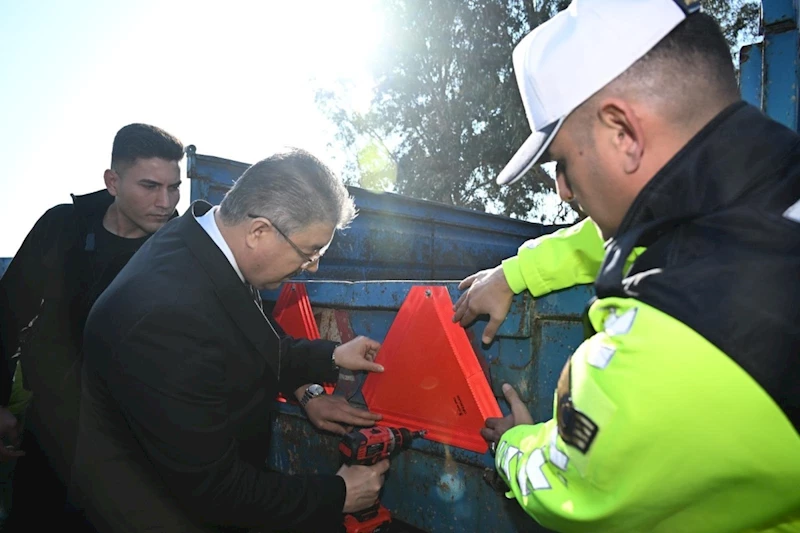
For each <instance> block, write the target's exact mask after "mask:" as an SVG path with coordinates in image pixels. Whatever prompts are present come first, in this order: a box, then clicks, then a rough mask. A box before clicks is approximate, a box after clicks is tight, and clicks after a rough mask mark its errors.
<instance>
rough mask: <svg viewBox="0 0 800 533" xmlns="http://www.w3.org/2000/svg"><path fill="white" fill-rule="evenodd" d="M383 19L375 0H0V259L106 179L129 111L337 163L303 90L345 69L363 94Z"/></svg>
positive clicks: (220, 145) (250, 157)
mask: <svg viewBox="0 0 800 533" xmlns="http://www.w3.org/2000/svg"><path fill="white" fill-rule="evenodd" d="M383 23H384V21H383V20H382V17H381V13H380V10H379V9H378V8H377V0H338V1H336V2H332V1H330V0H328V1H324V0H305V1H303V2H294V1H285V0H280V1H277V0H263V1H243V0H242V1H239V0H226V1H224V2H203V1H195V2H190V1H183V0H162V1H158V0H137V1H136V2H106V1H100V0H73V1H70V2H63V1H59V0H37V1H35V2H17V1H13V0H0V109H1V110H2V111H0V161H2V172H0V257H10V256H13V255H14V254H15V253H16V251H17V249H18V248H19V246H20V244H22V240H23V239H24V238H25V235H26V234H27V233H28V231H29V230H30V228H31V227H33V224H34V223H35V222H36V220H37V219H38V218H39V217H40V216H41V215H42V214H43V213H44V212H45V211H46V210H47V209H49V208H50V207H52V206H54V205H57V204H60V203H70V202H71V198H70V196H69V195H70V194H71V193H74V194H85V193H89V192H93V191H96V190H99V189H101V188H104V184H103V171H104V170H105V169H106V168H108V166H109V164H110V158H111V146H112V142H113V139H114V135H115V134H116V132H117V130H119V129H120V128H121V127H122V126H124V125H126V124H130V123H133V122H144V123H149V124H153V125H156V126H158V127H161V128H163V129H165V130H167V131H168V132H170V133H172V134H173V135H175V136H177V137H178V138H179V139H180V140H181V141H182V142H183V143H184V144H185V145H189V144H194V145H195V146H196V147H197V152H198V153H200V154H208V155H214V156H217V157H223V158H228V159H234V160H237V161H243V162H245V163H254V162H256V161H258V160H260V159H262V158H264V157H266V156H267V155H269V154H270V153H271V152H273V151H275V150H277V149H279V148H281V147H283V146H298V147H302V148H305V149H307V150H309V151H311V152H312V153H314V154H316V155H317V156H318V157H319V158H320V159H322V160H323V161H325V162H326V163H328V164H329V165H330V166H331V168H332V169H333V170H334V171H337V172H339V171H340V169H341V168H342V167H343V165H344V158H343V157H342V155H341V154H337V152H336V151H335V149H334V148H332V147H330V146H329V144H330V143H333V139H334V134H335V128H334V126H333V125H332V124H331V123H330V122H329V121H328V120H327V119H326V118H325V117H324V116H323V115H322V114H321V113H320V111H319V110H318V109H317V107H316V105H315V103H314V91H315V89H316V88H318V87H325V86H328V85H330V84H332V83H335V82H336V81H337V80H340V79H349V80H353V82H354V86H355V88H356V89H355V90H354V91H353V93H352V94H351V95H350V97H351V98H352V101H353V104H354V105H355V106H356V107H360V106H366V105H368V103H369V98H370V94H371V89H372V80H371V78H370V76H369V74H368V70H367V68H368V64H369V61H370V59H371V54H372V51H373V49H374V44H375V43H376V42H377V39H378V37H379V36H380V34H381V31H382V27H383V26H382V25H383ZM184 163H185V160H184ZM182 171H183V173H184V175H183V177H184V183H183V185H182V186H181V202H180V204H178V209H179V211H180V212H181V213H183V211H184V210H185V209H186V207H187V206H188V201H189V183H188V181H187V180H185V166H182Z"/></svg>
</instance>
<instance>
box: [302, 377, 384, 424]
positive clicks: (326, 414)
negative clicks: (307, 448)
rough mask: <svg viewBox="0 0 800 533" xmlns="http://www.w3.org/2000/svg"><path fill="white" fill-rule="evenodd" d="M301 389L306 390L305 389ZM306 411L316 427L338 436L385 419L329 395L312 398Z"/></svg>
mask: <svg viewBox="0 0 800 533" xmlns="http://www.w3.org/2000/svg"><path fill="white" fill-rule="evenodd" d="M300 389H302V390H305V387H301V388H300ZM300 389H298V390H300ZM301 396H302V394H301ZM305 410H306V416H307V417H308V419H309V420H310V421H311V423H312V424H314V426H316V427H317V428H319V429H321V430H323V431H330V432H331V433H336V434H337V435H344V434H345V433H347V432H348V431H352V430H353V427H354V426H359V427H367V426H374V425H375V422H377V421H378V420H380V419H381V418H383V417H382V416H381V415H379V414H375V413H371V412H369V411H367V410H366V409H360V408H358V407H354V406H352V405H350V404H349V403H347V400H345V399H344V398H343V397H341V396H331V395H328V394H323V395H322V396H317V397H316V398H311V399H310V400H309V401H308V403H307V404H306V407H305Z"/></svg>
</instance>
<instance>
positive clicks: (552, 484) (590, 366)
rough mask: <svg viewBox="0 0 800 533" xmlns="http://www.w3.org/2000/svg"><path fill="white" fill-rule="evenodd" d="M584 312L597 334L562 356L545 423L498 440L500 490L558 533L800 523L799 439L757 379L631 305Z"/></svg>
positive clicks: (654, 313)
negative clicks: (569, 355)
mask: <svg viewBox="0 0 800 533" xmlns="http://www.w3.org/2000/svg"><path fill="white" fill-rule="evenodd" d="M589 317H590V320H591V321H592V322H593V325H594V326H595V329H596V330H598V331H599V333H598V334H596V335H594V336H593V337H592V338H590V339H589V340H587V341H586V342H584V343H583V344H582V345H581V346H580V347H579V348H578V350H577V351H576V352H575V354H574V355H573V356H572V358H571V359H570V361H569V362H568V363H567V366H566V367H565V370H564V372H563V373H562V375H561V379H560V380H559V386H558V390H557V391H556V397H555V402H554V403H555V406H554V407H555V408H554V418H553V419H552V420H550V421H548V422H545V423H541V424H536V425H532V426H530V425H521V426H517V427H514V428H512V429H511V430H509V431H507V432H506V433H505V434H504V435H503V437H502V438H501V440H500V442H499V443H498V447H497V452H496V456H495V463H496V466H497V469H498V471H499V473H500V475H501V477H503V479H505V481H506V483H507V484H508V486H509V487H510V491H509V492H508V493H507V496H508V497H510V498H516V500H517V501H518V502H519V504H520V505H521V506H522V507H523V508H524V509H525V511H526V512H527V513H528V514H529V515H530V516H531V517H533V518H534V519H535V520H536V521H538V522H539V523H541V524H542V525H543V526H544V527H547V528H549V529H552V530H554V531H563V532H572V531H575V532H600V531H602V532H617V531H618V532H623V531H624V532H630V531H648V532H656V533H673V532H676V531H691V532H693V533H703V532H709V533H716V532H723V531H731V532H733V531H737V532H739V531H748V532H751V531H753V532H754V531H787V530H788V531H795V529H791V528H793V527H798V528H800V491H798V490H797V487H800V435H798V433H797V432H796V431H795V430H794V427H793V426H792V424H791V422H789V420H788V418H786V416H785V415H784V413H783V412H782V411H781V410H780V408H779V407H778V406H777V405H776V404H775V403H774V402H773V401H772V399H771V398H770V397H769V395H768V394H767V393H766V392H765V391H764V390H763V389H762V388H761V387H760V386H759V385H758V383H756V382H755V381H754V380H753V379H752V378H751V377H750V375H749V374H747V373H746V372H745V371H744V370H743V369H742V368H741V367H739V366H738V365H737V364H736V363H735V362H734V361H733V360H731V359H730V358H729V357H728V356H726V355H725V354H724V353H722V352H720V351H719V349H717V348H716V347H715V346H714V345H712V344H711V343H709V342H708V341H707V340H705V339H704V338H703V337H701V336H700V335H699V334H697V333H696V332H695V331H693V330H692V329H690V328H688V327H687V326H685V325H684V324H682V323H681V322H679V321H677V320H675V319H674V318H672V317H670V316H668V315H666V314H664V313H662V312H660V311H658V310H657V309H655V308H652V307H649V306H647V305H645V304H643V303H641V302H638V301H636V300H632V299H619V298H607V299H604V300H601V301H598V302H595V304H593V306H592V308H591V309H590V311H589ZM787 528H788V529H787ZM797 530H798V531H800V529H797Z"/></svg>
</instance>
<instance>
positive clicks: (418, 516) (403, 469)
mask: <svg viewBox="0 0 800 533" xmlns="http://www.w3.org/2000/svg"><path fill="white" fill-rule="evenodd" d="M420 284H435V285H444V286H446V287H447V289H448V292H449V293H450V295H451V298H452V299H453V300H455V299H456V298H457V297H458V295H459V294H460V291H459V290H458V287H457V283H452V282H450V283H447V282H430V283H429V282H425V281H416V282H411V281H383V282H379V281H374V282H356V283H342V282H336V281H315V282H308V283H307V285H306V288H307V292H308V294H309V299H310V300H311V303H312V307H313V309H314V312H315V315H317V316H320V314H321V313H324V312H325V310H328V309H336V310H339V311H344V312H345V313H346V315H347V318H348V319H349V325H350V327H351V329H352V332H353V334H355V335H368V336H370V337H372V338H374V339H376V340H378V341H383V339H384V337H385V336H386V333H387V332H388V330H389V328H390V327H391V324H392V321H393V320H394V317H395V316H396V314H397V311H398V309H399V308H400V306H401V305H402V303H403V300H404V299H405V297H406V295H407V294H408V292H409V290H410V289H411V287H413V286H415V285H420ZM277 294H278V293H277V291H265V292H264V293H263V296H264V298H265V301H266V302H267V303H268V304H269V303H271V302H274V300H275V299H276V298H277ZM589 297H591V290H589V289H588V288H587V287H578V288H576V289H571V290H568V291H562V292H558V293H554V294H552V295H549V296H547V297H544V298H542V299H540V300H538V301H537V302H535V303H534V302H533V301H532V299H531V298H530V297H529V296H526V295H519V296H517V297H515V299H514V302H513V304H512V307H511V311H510V312H509V315H508V317H507V318H506V321H505V323H504V325H503V327H502V328H501V329H500V331H499V333H498V336H497V338H496V339H495V341H494V342H492V344H490V345H489V346H484V345H483V344H482V343H481V342H480V337H481V333H482V331H483V328H484V327H485V326H486V321H485V320H479V321H477V322H476V323H475V324H472V325H471V326H469V327H468V328H467V330H466V331H467V335H468V336H469V337H470V338H471V339H472V341H473V342H472V345H473V348H474V350H475V354H476V357H477V358H478V360H479V361H481V362H483V363H485V368H486V373H487V377H488V379H489V382H490V384H491V386H492V390H493V391H494V394H495V396H496V397H497V398H498V401H499V403H500V406H501V409H502V411H503V412H504V413H508V406H507V405H506V404H505V401H504V400H503V399H502V398H503V395H502V392H501V387H502V385H503V383H506V382H508V383H511V384H512V385H514V386H515V387H516V388H517V389H518V391H519V393H520V396H521V397H522V399H523V401H524V402H525V403H526V404H527V405H528V407H529V409H530V410H531V412H532V414H533V416H534V418H535V419H536V420H539V421H541V420H546V419H549V418H550V416H551V414H552V405H553V391H554V389H555V385H556V382H557V380H558V376H559V375H560V373H561V369H562V368H563V365H564V363H565V361H566V360H567V358H568V357H569V356H570V354H572V352H573V351H574V350H575V348H577V346H578V345H579V344H580V343H581V342H582V340H583V337H582V328H583V326H582V323H581V316H582V313H583V309H584V307H585V303H586V300H587V299H588V298H589ZM321 333H322V335H323V337H325V336H326V333H327V332H326V331H324V329H323V330H322V331H321ZM420 349H421V350H424V349H425V341H424V339H420ZM436 355H437V354H430V356H431V364H435V358H436ZM363 377H364V376H363V375H360V376H357V381H358V382H359V383H360V382H361V381H363ZM337 393H339V391H338V390H337ZM351 401H352V402H353V403H355V404H360V405H365V402H364V398H363V396H362V395H361V394H360V393H357V394H355V395H353V396H352V397H351ZM273 424H274V428H273V429H274V437H273V443H272V444H273V445H272V447H271V450H270V459H269V462H270V465H271V467H272V468H275V469H277V470H281V471H284V472H296V473H299V472H329V473H333V472H335V471H336V469H337V468H338V466H339V459H338V456H337V455H336V448H337V444H338V443H337V441H336V439H335V438H333V437H330V436H327V435H323V434H321V433H320V432H318V431H316V430H315V429H313V427H312V426H311V425H310V424H308V423H307V422H306V421H305V420H304V419H303V414H302V411H301V410H300V409H299V408H298V407H297V406H294V405H291V404H279V407H278V412H277V414H276V416H275V419H274V421H273ZM492 465H493V458H492V457H491V455H490V454H488V453H486V454H478V453H474V452H471V451H467V450H464V449H461V448H456V447H453V446H447V445H443V444H439V443H435V442H429V441H424V440H423V441H415V442H414V443H413V444H412V447H411V449H410V450H408V451H406V452H404V453H403V454H402V455H401V456H400V457H398V459H396V460H395V461H393V463H392V469H391V475H390V476H389V477H388V478H387V481H386V486H385V489H384V493H383V495H382V499H383V502H384V504H385V505H386V506H387V507H389V508H390V509H391V510H392V512H393V514H394V516H396V517H397V518H398V519H399V520H402V521H403V522H406V523H409V524H411V525H413V526H416V527H418V528H420V529H423V530H425V531H429V532H431V533H438V532H464V533H466V532H474V531H493V532H498V533H512V532H521V531H537V529H535V523H534V522H533V521H532V520H531V519H530V518H528V517H526V516H525V515H524V514H523V513H522V512H521V511H520V510H519V506H517V505H516V504H515V503H514V502H509V501H507V500H506V498H505V497H504V496H503V495H502V494H499V493H495V492H493V491H492V489H491V488H490V487H489V486H488V485H487V484H486V483H485V482H484V481H483V474H484V470H485V469H486V468H489V469H491V468H492Z"/></svg>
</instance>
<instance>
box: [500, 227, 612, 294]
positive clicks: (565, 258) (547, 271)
mask: <svg viewBox="0 0 800 533" xmlns="http://www.w3.org/2000/svg"><path fill="white" fill-rule="evenodd" d="M603 253H604V249H603V238H602V237H601V235H600V231H599V230H598V228H597V226H596V225H595V224H594V222H592V220H591V219H588V218H587V219H584V220H583V221H581V222H579V223H577V224H575V225H574V226H571V227H569V228H564V229H560V230H558V231H556V232H555V233H551V234H550V235H543V236H542V237H539V238H536V239H533V240H530V241H528V242H526V243H525V244H523V245H522V246H520V248H519V250H518V252H517V255H516V256H514V257H511V258H509V259H506V260H505V261H503V273H504V274H505V276H506V281H507V282H508V285H509V287H511V290H512V291H514V293H515V294H519V293H520V292H522V291H524V290H525V289H528V290H529V291H530V293H531V295H533V296H534V297H539V296H542V295H544V294H547V293H549V292H553V291H556V290H559V289H566V288H567V287H572V286H574V285H582V284H586V283H592V282H593V281H594V280H595V278H596V277H597V271H598V270H599V269H600V263H602V261H603Z"/></svg>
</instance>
